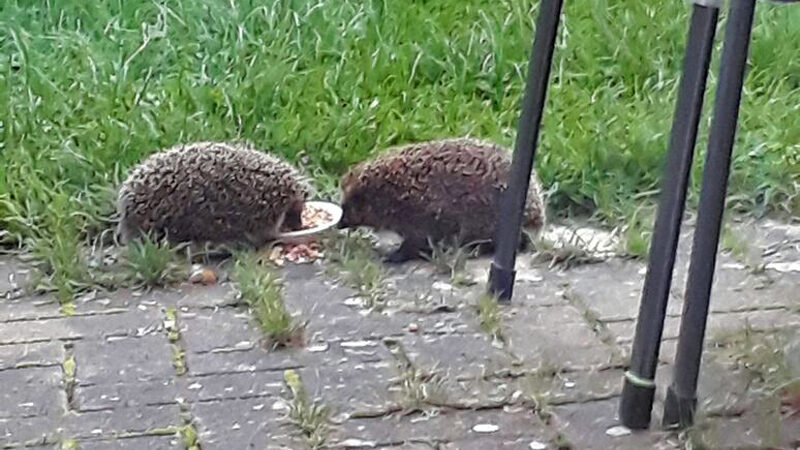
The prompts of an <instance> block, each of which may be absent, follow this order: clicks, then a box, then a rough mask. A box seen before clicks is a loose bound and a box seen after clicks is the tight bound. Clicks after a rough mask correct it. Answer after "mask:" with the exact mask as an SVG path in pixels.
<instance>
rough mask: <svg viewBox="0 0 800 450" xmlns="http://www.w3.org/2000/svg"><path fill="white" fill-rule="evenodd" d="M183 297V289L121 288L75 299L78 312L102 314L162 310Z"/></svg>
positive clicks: (88, 294)
mask: <svg viewBox="0 0 800 450" xmlns="http://www.w3.org/2000/svg"><path fill="white" fill-rule="evenodd" d="M181 297H182V294H181V291H180V290H177V289H175V288H166V289H159V290H154V291H149V292H148V291H143V290H136V289H128V288H125V289H119V290H117V291H113V292H100V291H95V292H89V293H87V294H85V295H82V296H79V297H77V298H75V299H74V300H73V302H72V303H73V304H74V305H75V313H76V314H79V315H80V314H102V313H104V312H109V311H111V312H113V311H116V310H123V311H134V310H136V311H151V312H152V311H155V312H158V311H160V310H161V309H162V308H163V307H166V306H175V304H176V303H177V301H178V299H179V298H181Z"/></svg>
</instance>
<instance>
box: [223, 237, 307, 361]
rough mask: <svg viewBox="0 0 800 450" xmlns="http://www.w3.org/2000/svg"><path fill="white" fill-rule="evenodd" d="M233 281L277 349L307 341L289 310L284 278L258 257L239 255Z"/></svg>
mask: <svg viewBox="0 0 800 450" xmlns="http://www.w3.org/2000/svg"><path fill="white" fill-rule="evenodd" d="M231 278H232V280H233V282H234V283H235V284H236V286H237V288H238V290H239V294H240V296H241V298H242V299H243V300H244V301H245V302H246V303H247V305H248V306H249V307H250V311H251V312H252V314H253V316H254V317H255V319H256V321H257V322H258V324H259V326H260V327H261V331H262V332H263V333H264V335H265V336H266V337H267V339H268V340H269V342H270V344H271V345H272V347H273V348H275V347H283V346H289V345H293V344H300V343H301V342H302V341H303V332H304V330H305V325H304V324H298V323H296V322H295V320H294V318H293V317H292V315H291V314H289V311H288V310H287V309H286V305H285V304H284V302H283V286H282V285H281V280H280V278H278V276H277V275H275V274H274V273H272V272H271V271H270V270H269V269H268V268H267V267H265V266H264V265H263V264H262V263H261V261H260V260H259V258H258V257H257V256H256V255H254V254H252V253H242V254H239V255H237V256H236V262H235V263H234V267H233V272H232V273H231Z"/></svg>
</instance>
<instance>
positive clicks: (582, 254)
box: [533, 231, 603, 270]
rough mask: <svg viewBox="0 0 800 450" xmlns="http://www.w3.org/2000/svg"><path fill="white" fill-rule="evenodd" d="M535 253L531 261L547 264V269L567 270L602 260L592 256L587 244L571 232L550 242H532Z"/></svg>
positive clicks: (544, 239)
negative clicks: (563, 237) (565, 236)
mask: <svg viewBox="0 0 800 450" xmlns="http://www.w3.org/2000/svg"><path fill="white" fill-rule="evenodd" d="M533 246H534V248H535V249H536V253H535V254H534V256H533V261H534V262H537V263H544V262H549V266H548V267H549V268H550V269H552V268H554V267H559V268H561V269H564V270H567V269H570V268H572V267H576V266H580V265H584V264H594V263H599V262H602V261H603V258H601V257H599V256H597V255H595V254H593V252H592V250H591V249H589V245H588V243H587V242H586V241H585V240H584V239H583V238H581V236H580V235H579V234H578V233H577V232H575V231H572V232H571V233H570V235H569V237H567V238H565V239H559V240H557V241H552V240H550V239H547V238H545V237H541V238H539V239H537V240H536V241H534V243H533Z"/></svg>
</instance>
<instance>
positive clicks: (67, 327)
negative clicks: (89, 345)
mask: <svg viewBox="0 0 800 450" xmlns="http://www.w3.org/2000/svg"><path fill="white" fill-rule="evenodd" d="M162 320H163V318H162V317H161V315H160V313H159V312H158V311H156V310H155V309H154V308H151V311H149V312H148V311H139V310H134V311H129V312H120V313H116V314H98V315H88V316H65V317H59V318H54V319H47V320H36V321H23V322H8V323H4V324H3V325H2V326H0V345H5V344H15V343H24V342H37V341H48V340H58V339H104V338H106V337H109V336H115V337H119V336H137V335H142V334H143V333H147V332H150V331H152V330H154V329H156V328H158V327H159V326H160V324H161V321H162Z"/></svg>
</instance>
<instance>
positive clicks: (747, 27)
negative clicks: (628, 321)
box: [663, 0, 756, 427]
mask: <svg viewBox="0 0 800 450" xmlns="http://www.w3.org/2000/svg"><path fill="white" fill-rule="evenodd" d="M755 6H756V0H732V1H731V2H730V8H729V13H728V23H727V25H726V29H725V42H724V44H723V49H722V59H721V60H720V71H719V85H718V87H717V92H716V98H715V102H714V118H713V119H712V122H711V130H710V132H709V138H708V154H707V155H706V162H705V168H704V172H703V184H702V187H701V191H700V204H699V206H698V213H697V229H696V230H695V233H694V244H693V247H692V255H691V258H690V262H689V275H688V279H687V282H686V295H685V298H684V305H683V315H682V318H681V329H680V335H679V337H678V348H677V353H676V357H675V358H676V359H675V372H674V375H673V376H674V381H673V383H672V385H671V386H670V387H669V389H668V390H667V398H666V401H665V404H664V421H663V422H664V425H666V426H676V425H679V426H683V427H685V426H689V425H691V424H692V422H693V421H694V411H695V407H696V403H697V401H696V398H695V394H696V391H697V376H698V374H699V371H700V359H701V357H702V353H703V339H704V337H705V330H706V319H707V316H708V304H709V298H710V296H711V285H712V282H713V279H714V268H715V265H716V258H717V250H718V246H719V233H720V227H721V225H722V215H723V212H724V210H725V194H726V191H727V187H728V175H729V172H730V164H731V152H732V150H733V144H734V138H735V136H736V124H737V121H738V119H739V104H740V100H741V97H742V85H743V82H744V74H745V66H746V63H747V52H748V49H749V46H750V32H751V30H752V27H753V13H754V11H755Z"/></svg>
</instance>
